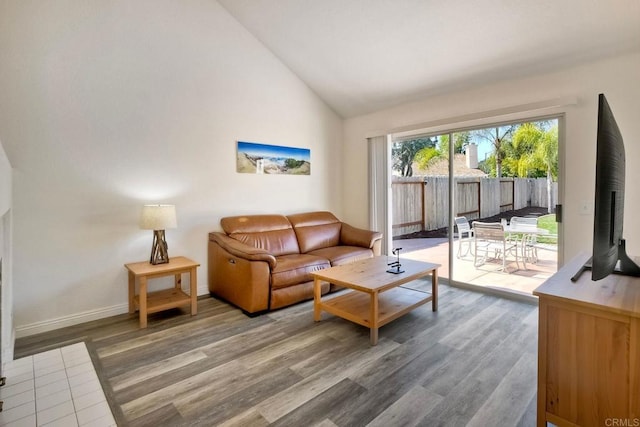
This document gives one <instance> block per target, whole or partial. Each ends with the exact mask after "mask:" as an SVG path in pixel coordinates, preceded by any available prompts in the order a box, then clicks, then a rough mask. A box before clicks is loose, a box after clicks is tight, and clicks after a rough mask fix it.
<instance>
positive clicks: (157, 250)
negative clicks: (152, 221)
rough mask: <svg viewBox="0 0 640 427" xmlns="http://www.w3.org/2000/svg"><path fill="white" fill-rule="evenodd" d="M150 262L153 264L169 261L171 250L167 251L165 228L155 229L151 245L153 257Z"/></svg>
mask: <svg viewBox="0 0 640 427" xmlns="http://www.w3.org/2000/svg"><path fill="white" fill-rule="evenodd" d="M149 262H150V263H151V264H153V265H156V264H166V263H168V262H169V252H168V251H167V241H166V240H164V230H153V246H151V258H150V259H149Z"/></svg>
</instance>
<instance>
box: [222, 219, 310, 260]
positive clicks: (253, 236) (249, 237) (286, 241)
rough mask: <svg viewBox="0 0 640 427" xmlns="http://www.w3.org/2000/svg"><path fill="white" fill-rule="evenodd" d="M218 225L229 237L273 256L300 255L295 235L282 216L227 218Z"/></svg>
mask: <svg viewBox="0 0 640 427" xmlns="http://www.w3.org/2000/svg"><path fill="white" fill-rule="evenodd" d="M220 225H221V226H222V229H223V230H224V231H225V233H227V234H228V235H229V237H232V238H234V239H236V240H238V241H240V242H242V243H244V244H247V245H250V246H253V247H256V248H260V249H264V250H266V251H268V252H269V253H270V254H272V255H274V256H280V255H291V254H297V253H300V248H299V247H298V241H297V240H296V234H295V232H294V231H293V227H292V226H291V223H290V222H289V220H288V219H287V217H286V216H284V215H245V216H229V217H226V218H222V219H221V220H220Z"/></svg>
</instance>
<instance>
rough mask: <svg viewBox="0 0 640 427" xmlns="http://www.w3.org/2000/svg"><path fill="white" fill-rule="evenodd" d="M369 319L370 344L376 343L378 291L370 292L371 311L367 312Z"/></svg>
mask: <svg viewBox="0 0 640 427" xmlns="http://www.w3.org/2000/svg"><path fill="white" fill-rule="evenodd" d="M369 319H370V320H371V332H370V334H369V340H370V341H371V345H376V344H378V293H377V292H373V293H372V294H371V312H370V314H369Z"/></svg>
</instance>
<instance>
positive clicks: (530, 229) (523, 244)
mask: <svg viewBox="0 0 640 427" xmlns="http://www.w3.org/2000/svg"><path fill="white" fill-rule="evenodd" d="M504 232H505V234H521V235H522V239H520V241H519V242H518V243H520V253H521V254H522V263H523V264H524V268H525V270H526V269H527V241H528V240H529V239H530V238H532V237H533V236H539V235H540V236H543V235H545V234H549V230H547V229H546V228H540V227H536V226H533V225H527V224H517V225H511V224H509V225H507V226H505V227H504Z"/></svg>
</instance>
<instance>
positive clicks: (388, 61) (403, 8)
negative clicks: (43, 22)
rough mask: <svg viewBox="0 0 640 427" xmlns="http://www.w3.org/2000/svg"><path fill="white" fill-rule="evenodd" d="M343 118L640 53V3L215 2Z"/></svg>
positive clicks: (528, 0)
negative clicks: (595, 61)
mask: <svg viewBox="0 0 640 427" xmlns="http://www.w3.org/2000/svg"><path fill="white" fill-rule="evenodd" d="M218 1H219V2H220V3H221V4H222V5H223V7H225V8H226V9H227V10H228V11H229V12H230V13H231V14H232V15H233V16H234V17H235V18H236V19H237V20H238V21H239V22H240V23H241V24H242V25H243V26H244V27H245V28H247V30H248V31H249V32H251V33H252V34H253V35H254V36H255V37H256V38H257V39H258V40H260V41H261V42H262V43H263V44H264V45H265V46H266V47H267V48H269V49H270V50H271V51H272V52H273V53H274V54H275V55H276V56H277V57H279V58H280V60H281V61H282V62H283V63H284V64H286V65H287V66H288V67H289V68H290V69H291V70H292V71H293V72H294V73H296V74H297V75H298V76H299V77H300V78H301V79H302V80H303V81H304V82H306V84H307V85H309V87H311V88H312V89H313V90H314V91H315V92H316V93H317V94H318V95H319V96H320V97H321V98H322V99H324V101H325V102H327V104H329V105H330V106H331V107H332V108H333V109H334V110H335V111H336V112H337V113H338V114H340V115H341V116H342V117H353V116H358V115H361V114H366V113H369V112H373V111H377V110H380V109H383V108H387V107H391V106H393V105H397V104H401V103H405V102H409V101H412V100H417V99H420V98H424V97H428V96H432V95H436V94H441V93H444V92H451V91H456V90H462V89H465V88H469V87H475V86H478V85H484V84H489V83H492V82H495V81H498V80H505V79H513V78H518V77H523V76H527V75H532V74H538V73H544V72H552V71H554V70H558V69H562V68H566V67H570V66H573V65H577V64H580V63H586V62H589V61H593V60H596V59H599V58H603V57H607V56H613V55H618V54H621V53H625V52H631V51H640V1H638V0H516V1H514V0H482V1H473V0H218Z"/></svg>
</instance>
